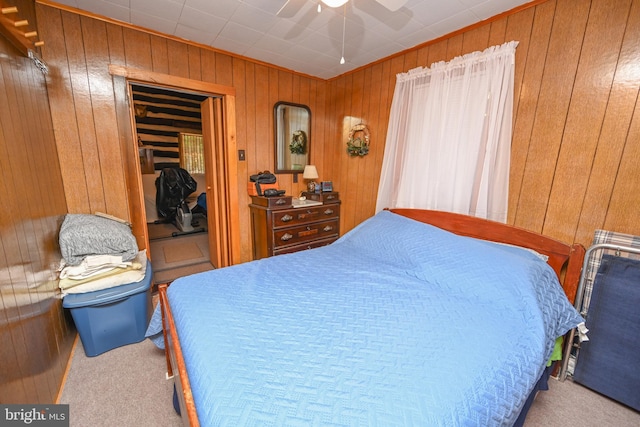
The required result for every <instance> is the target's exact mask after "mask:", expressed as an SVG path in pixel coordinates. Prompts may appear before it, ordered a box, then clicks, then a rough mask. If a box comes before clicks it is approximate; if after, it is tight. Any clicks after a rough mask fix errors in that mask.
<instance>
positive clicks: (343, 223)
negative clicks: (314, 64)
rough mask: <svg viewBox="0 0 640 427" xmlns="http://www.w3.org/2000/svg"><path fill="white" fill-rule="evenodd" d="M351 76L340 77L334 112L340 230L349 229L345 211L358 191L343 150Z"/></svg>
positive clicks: (351, 82)
mask: <svg viewBox="0 0 640 427" xmlns="http://www.w3.org/2000/svg"><path fill="white" fill-rule="evenodd" d="M353 78H354V75H353V73H352V74H348V75H346V76H344V77H342V78H341V79H340V80H341V82H342V85H340V86H339V91H338V103H337V106H336V107H337V108H336V113H337V114H338V116H337V119H338V120H339V121H338V128H337V129H336V130H337V132H338V133H337V135H336V140H337V142H338V143H337V146H336V153H335V154H334V156H336V157H337V158H338V159H339V160H338V162H337V166H338V168H339V169H338V171H339V172H338V173H339V177H340V178H339V180H338V181H339V184H340V200H341V201H342V206H341V208H340V232H342V233H344V231H346V230H349V224H351V223H352V222H351V221H350V220H349V218H348V215H347V213H350V212H352V210H353V209H355V208H356V205H355V197H356V192H357V191H358V188H357V187H358V183H357V182H354V181H350V180H349V178H350V176H349V170H350V169H351V168H352V162H351V160H353V159H350V158H349V157H348V156H347V153H346V152H345V147H346V145H345V144H346V142H347V137H348V135H349V129H350V128H351V120H352V119H351V101H352V98H351V96H350V92H351V90H353Z"/></svg>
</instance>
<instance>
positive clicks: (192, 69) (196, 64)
mask: <svg viewBox="0 0 640 427" xmlns="http://www.w3.org/2000/svg"><path fill="white" fill-rule="evenodd" d="M201 51H202V49H200V48H199V47H196V46H193V45H187V54H188V58H189V78H190V79H194V80H202V68H201V67H202V66H201V63H200V62H201V60H200V52H201Z"/></svg>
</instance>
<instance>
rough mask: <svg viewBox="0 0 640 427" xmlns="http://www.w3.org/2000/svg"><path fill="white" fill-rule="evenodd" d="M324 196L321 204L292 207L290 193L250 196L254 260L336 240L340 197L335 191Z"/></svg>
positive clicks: (338, 227)
mask: <svg viewBox="0 0 640 427" xmlns="http://www.w3.org/2000/svg"><path fill="white" fill-rule="evenodd" d="M325 195H326V196H327V197H320V198H323V199H324V200H319V201H322V202H323V203H322V204H321V205H318V206H302V207H295V208H294V207H292V204H291V196H284V197H271V198H267V197H258V196H253V197H252V198H251V200H252V202H253V203H251V204H250V205H249V208H250V210H251V226H252V240H253V259H260V258H265V257H269V256H272V255H280V254H287V253H291V252H297V251H301V250H305V249H311V248H317V247H319V246H324V245H328V244H329V243H331V242H333V241H335V240H336V239H338V237H340V198H339V197H338V193H337V192H332V193H330V195H329V194H328V193H325ZM323 196H324V195H323ZM265 199H267V200H265Z"/></svg>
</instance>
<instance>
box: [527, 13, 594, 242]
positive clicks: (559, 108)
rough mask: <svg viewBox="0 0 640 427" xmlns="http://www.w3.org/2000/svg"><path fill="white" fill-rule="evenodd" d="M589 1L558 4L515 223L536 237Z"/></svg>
mask: <svg viewBox="0 0 640 427" xmlns="http://www.w3.org/2000/svg"><path fill="white" fill-rule="evenodd" d="M589 6H590V5H589V1H588V0H580V1H572V2H566V1H561V2H559V3H558V5H557V7H556V11H555V15H554V21H553V27H552V30H551V38H550V41H549V49H548V51H547V61H546V62H545V68H544V74H543V76H542V83H541V93H540V97H539V99H538V104H537V110H536V117H535V121H534V125H533V129H532V136H531V143H530V147H529V151H528V159H527V164H526V167H525V170H524V177H523V181H522V182H523V185H522V191H523V197H521V198H520V200H519V205H518V213H517V216H516V218H515V224H516V225H517V226H520V227H522V228H526V229H528V230H533V231H538V232H541V231H542V228H543V222H544V217H545V214H546V211H547V207H548V205H547V202H548V199H549V194H550V192H551V186H552V185H553V175H554V173H555V170H556V166H557V160H558V153H559V150H560V144H561V140H562V134H563V130H564V126H565V121H566V115H567V110H568V107H569V103H570V101H571V91H572V88H573V84H574V80H575V73H576V69H577V66H578V60H579V56H580V46H581V45H582V38H583V36H584V31H585V27H586V22H587V17H588V14H589Z"/></svg>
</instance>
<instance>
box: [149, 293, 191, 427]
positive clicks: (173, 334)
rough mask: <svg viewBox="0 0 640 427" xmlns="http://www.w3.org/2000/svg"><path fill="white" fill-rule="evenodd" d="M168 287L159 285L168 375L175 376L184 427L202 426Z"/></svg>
mask: <svg viewBox="0 0 640 427" xmlns="http://www.w3.org/2000/svg"><path fill="white" fill-rule="evenodd" d="M167 287H168V285H166V284H163V285H158V292H159V294H160V308H161V310H162V329H163V334H164V348H165V352H166V355H167V373H168V375H169V376H173V381H174V384H175V386H176V391H177V394H178V401H179V403H180V413H181V416H182V422H183V424H184V425H188V426H192V427H196V426H199V425H200V422H199V421H198V414H197V412H196V406H195V403H194V401H193V393H192V391H191V384H190V383H189V376H188V375H187V367H186V365H185V363H184V358H183V356H182V349H181V348H180V340H179V339H178V331H177V330H176V324H175V323H174V321H173V315H172V314H171V307H170V306H169V301H168V299H167Z"/></svg>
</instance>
